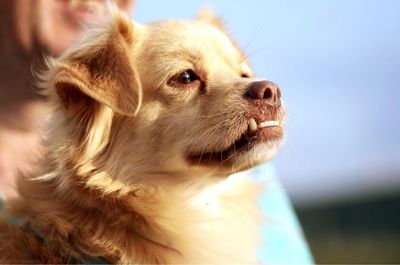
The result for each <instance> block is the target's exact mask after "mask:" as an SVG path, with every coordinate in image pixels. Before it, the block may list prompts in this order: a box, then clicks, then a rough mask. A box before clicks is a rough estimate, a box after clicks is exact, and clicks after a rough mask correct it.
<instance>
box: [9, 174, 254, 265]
mask: <svg viewBox="0 0 400 265" xmlns="http://www.w3.org/2000/svg"><path fill="white" fill-rule="evenodd" d="M62 177H65V176H56V177H53V178H50V179H48V180H46V181H33V183H32V180H27V181H29V182H30V183H29V185H24V184H23V183H21V185H20V188H21V189H20V192H21V194H22V196H21V199H20V200H18V201H16V202H15V203H14V214H15V215H17V216H19V217H20V218H22V219H23V220H25V221H27V222H28V223H30V224H31V225H32V226H34V227H36V228H37V229H38V230H39V231H41V233H43V237H44V240H45V242H48V244H50V245H52V246H53V249H54V250H55V253H56V254H57V255H60V254H61V255H64V256H65V257H68V256H74V257H79V255H81V254H82V253H83V254H85V255H90V256H102V257H104V258H105V259H106V260H108V261H110V262H113V263H115V262H117V263H241V262H245V263H254V262H256V253H253V252H252V251H249V250H251V249H253V250H255V249H256V246H257V243H258V242H256V240H255V239H257V233H258V231H257V230H258V229H257V228H258V226H257V225H258V222H259V221H260V219H259V218H254V217H255V216H256V217H259V216H257V215H258V213H257V210H256V202H255V199H256V197H257V195H258V193H259V192H255V191H260V188H259V185H257V184H255V183H253V182H251V181H245V180H243V179H235V178H233V179H229V180H227V181H224V182H223V183H219V184H215V185H214V186H212V187H206V188H203V189H201V190H200V189H198V188H194V189H193V188H191V189H190V186H185V187H183V186H182V187H176V188H174V189H170V188H168V189H167V188H165V187H156V186H153V187H151V186H146V185H138V188H137V189H136V190H132V191H131V192H129V193H127V194H124V195H119V196H116V194H109V195H106V194H104V193H103V192H102V191H101V189H99V190H94V189H92V190H90V189H87V188H85V185H84V183H85V181H86V180H85V178H82V177H77V178H81V179H80V182H79V181H76V180H74V181H73V182H72V181H71V182H69V183H68V182H65V181H61V178H62ZM73 183H75V184H73ZM79 183H81V184H82V185H80V184H79ZM61 185H63V187H61ZM66 185H67V186H68V187H66ZM238 218H241V219H242V221H241V222H238V220H237V219H238ZM255 219H256V221H255ZM49 223H51V224H53V226H52V227H49V226H48V224H49ZM221 228H223V229H221ZM238 250H242V251H238ZM59 251H61V252H63V253H59ZM249 254H250V255H249ZM67 261H68V260H65V262H67Z"/></svg>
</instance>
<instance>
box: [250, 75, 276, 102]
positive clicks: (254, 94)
mask: <svg viewBox="0 0 400 265" xmlns="http://www.w3.org/2000/svg"><path fill="white" fill-rule="evenodd" d="M246 97H247V98H250V99H260V100H264V101H265V102H267V103H268V104H270V105H273V106H279V105H280V104H281V91H280V90H279V87H278V86H277V85H276V84H274V83H272V82H270V81H265V80H264V81H256V82H253V83H251V84H250V86H249V87H248V88H247V92H246Z"/></svg>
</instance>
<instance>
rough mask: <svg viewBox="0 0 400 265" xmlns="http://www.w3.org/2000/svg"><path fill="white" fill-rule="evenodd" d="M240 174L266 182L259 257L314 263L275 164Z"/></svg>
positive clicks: (268, 261)
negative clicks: (264, 220)
mask: <svg viewBox="0 0 400 265" xmlns="http://www.w3.org/2000/svg"><path fill="white" fill-rule="evenodd" d="M241 174H246V175H250V176H251V177H253V178H255V179H257V180H259V181H262V182H264V183H266V191H265V193H264V194H263V195H262V196H261V198H260V204H261V208H262V211H263V214H264V215H265V217H266V223H265V224H263V225H262V227H261V237H262V247H261V249H260V250H259V259H260V261H261V262H262V263H263V264H285V265H287V264H314V261H313V258H312V256H311V253H310V250H309V248H308V245H307V243H306V241H305V239H304V236H303V232H302V230H301V227H300V225H299V222H298V220H297V217H296V215H295V213H294V210H293V208H292V205H291V203H290V201H289V198H288V197H287V195H286V192H285V190H284V189H283V187H282V186H281V184H280V182H279V180H278V179H277V177H276V172H275V170H274V167H273V166H272V165H271V164H264V165H261V166H258V167H256V168H254V169H252V170H249V171H247V172H244V173H241Z"/></svg>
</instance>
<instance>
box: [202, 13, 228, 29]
mask: <svg viewBox="0 0 400 265" xmlns="http://www.w3.org/2000/svg"><path fill="white" fill-rule="evenodd" d="M196 19H197V20H200V21H202V22H205V23H207V24H210V25H212V26H214V27H216V28H217V29H219V30H220V31H222V32H225V33H228V32H227V30H226V28H225V24H224V22H223V21H222V19H221V18H220V17H219V16H218V15H216V14H215V13H214V11H212V10H211V9H210V8H208V7H203V8H202V9H201V10H200V11H199V12H197V15H196Z"/></svg>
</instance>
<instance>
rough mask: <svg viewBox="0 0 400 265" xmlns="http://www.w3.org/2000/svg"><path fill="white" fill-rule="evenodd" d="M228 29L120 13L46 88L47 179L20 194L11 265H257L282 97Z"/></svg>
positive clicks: (10, 232)
mask: <svg viewBox="0 0 400 265" xmlns="http://www.w3.org/2000/svg"><path fill="white" fill-rule="evenodd" d="M252 76H253V74H252V72H251V70H250V68H249V66H248V64H247V63H246V60H245V57H244V56H243V54H242V53H241V52H240V50H238V48H237V46H236V45H235V44H234V43H233V42H232V40H231V39H230V38H229V37H228V35H227V34H225V33H224V31H223V29H222V25H221V23H219V22H218V20H217V19H216V18H214V17H212V16H211V15H210V14H209V13H207V14H205V15H204V14H203V16H201V17H200V18H199V19H198V20H196V21H162V22H156V23H153V24H149V25H139V24H136V23H132V22H131V21H129V19H128V18H127V17H125V16H123V15H122V14H120V13H118V12H117V11H113V14H112V15H111V19H110V21H108V22H106V23H104V24H103V25H99V26H96V27H94V28H93V29H91V30H90V31H89V32H88V34H87V37H86V38H85V39H84V40H82V42H81V43H80V44H78V45H77V46H76V47H74V48H72V49H71V50H69V51H68V52H66V53H65V54H64V55H63V56H62V57H61V58H59V59H57V60H55V61H53V62H51V63H50V67H49V71H48V72H47V73H46V74H44V75H43V76H42V79H43V86H44V87H45V88H46V93H47V95H48V96H49V98H50V103H51V104H52V106H53V107H54V115H53V119H52V122H51V130H50V132H49V139H48V140H47V146H48V147H49V154H48V157H47V159H46V161H45V162H44V168H45V170H44V171H43V174H41V176H40V177H36V178H34V179H32V180H22V179H21V181H20V183H19V192H20V194H21V197H20V199H18V200H16V201H12V202H10V203H9V213H10V214H11V215H12V216H13V217H16V218H18V219H19V220H20V221H22V224H20V225H14V224H10V223H6V222H2V223H1V224H0V262H1V263H32V262H33V263H70V262H91V261H93V258H94V257H101V258H102V260H105V261H107V262H110V263H203V264H206V263H207V264H211V263H229V264H233V263H254V262H257V257H256V251H257V247H258V243H259V241H258V226H259V224H260V222H261V220H262V219H261V216H260V214H259V213H258V210H257V202H256V199H257V196H258V195H259V193H260V191H261V189H260V185H259V183H256V182H255V181H252V180H249V179H247V178H241V177H230V178H227V177H228V176H229V175H230V174H232V173H235V172H238V171H241V170H244V169H248V168H250V167H253V166H255V165H258V164H260V163H262V162H264V161H266V160H267V159H269V158H270V157H271V156H272V155H274V154H275V152H276V151H277V149H278V147H279V145H280V141H281V139H282V136H283V128H282V122H283V121H282V120H283V118H284V110H283V108H282V106H281V102H280V91H279V89H278V87H277V86H276V85H275V84H273V83H271V82H269V81H264V80H261V79H254V78H252Z"/></svg>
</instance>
